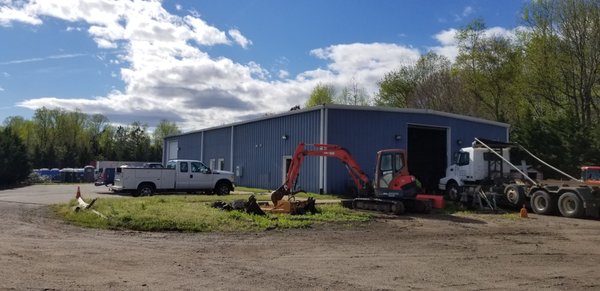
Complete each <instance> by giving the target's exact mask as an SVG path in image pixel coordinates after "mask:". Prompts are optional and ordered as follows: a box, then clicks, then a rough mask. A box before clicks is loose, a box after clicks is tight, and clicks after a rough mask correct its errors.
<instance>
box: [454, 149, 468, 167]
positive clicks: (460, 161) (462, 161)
mask: <svg viewBox="0 0 600 291" xmlns="http://www.w3.org/2000/svg"><path fill="white" fill-rule="evenodd" d="M454 163H455V164H456V165H459V166H465V165H468V164H469V153H466V152H456V153H454Z"/></svg>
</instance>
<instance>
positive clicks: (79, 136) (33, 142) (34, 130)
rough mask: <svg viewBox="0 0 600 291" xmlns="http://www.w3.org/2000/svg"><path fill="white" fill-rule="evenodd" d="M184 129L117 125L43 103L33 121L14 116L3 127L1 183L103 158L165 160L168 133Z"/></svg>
mask: <svg viewBox="0 0 600 291" xmlns="http://www.w3.org/2000/svg"><path fill="white" fill-rule="evenodd" d="M178 133H181V131H180V130H179V128H178V127H177V125H176V124H175V123H173V122H169V121H167V120H162V121H161V122H160V123H159V124H158V126H157V127H156V129H155V130H154V132H152V133H150V132H149V131H148V125H146V124H143V123H141V122H139V121H136V122H133V123H131V124H130V125H113V124H111V123H110V121H109V120H108V118H106V117H105V116H104V115H101V114H92V115H89V114H85V113H82V112H80V111H65V110H62V109H48V108H40V109H38V110H36V111H35V114H34V115H33V118H32V119H30V120H27V119H25V118H23V117H20V116H12V117H8V118H7V119H6V120H4V123H3V125H2V128H0V150H1V151H0V161H1V163H2V164H1V165H0V167H1V170H0V171H1V172H4V174H3V173H0V177H2V178H0V184H11V183H14V182H16V181H19V180H22V179H23V178H24V177H27V174H28V173H29V171H30V170H31V168H32V167H33V168H65V167H75V168H76V167H83V166H85V165H88V164H91V163H92V162H93V161H98V160H118V161H161V160H162V152H163V138H164V137H165V136H168V135H172V134H178ZM11 173H12V174H11ZM16 173H19V174H16ZM23 173H24V174H23Z"/></svg>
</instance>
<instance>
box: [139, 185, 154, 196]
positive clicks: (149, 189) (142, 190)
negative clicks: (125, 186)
mask: <svg viewBox="0 0 600 291" xmlns="http://www.w3.org/2000/svg"><path fill="white" fill-rule="evenodd" d="M154 190H155V189H154V185H152V184H149V183H144V184H142V185H140V186H139V187H138V190H137V193H138V196H152V195H153V194H154Z"/></svg>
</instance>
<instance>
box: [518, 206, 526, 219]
mask: <svg viewBox="0 0 600 291" xmlns="http://www.w3.org/2000/svg"><path fill="white" fill-rule="evenodd" d="M519 215H520V216H521V218H527V208H525V204H523V208H521V211H520V212H519Z"/></svg>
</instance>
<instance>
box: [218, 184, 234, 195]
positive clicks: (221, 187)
mask: <svg viewBox="0 0 600 291" xmlns="http://www.w3.org/2000/svg"><path fill="white" fill-rule="evenodd" d="M229 192H231V188H230V187H229V185H228V184H227V183H225V182H219V183H217V186H216V187H215V193H216V194H217V195H229Z"/></svg>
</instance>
